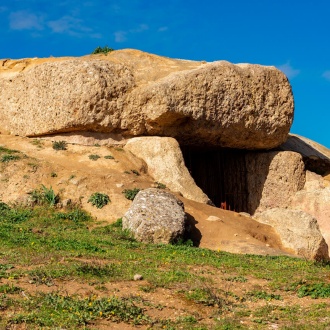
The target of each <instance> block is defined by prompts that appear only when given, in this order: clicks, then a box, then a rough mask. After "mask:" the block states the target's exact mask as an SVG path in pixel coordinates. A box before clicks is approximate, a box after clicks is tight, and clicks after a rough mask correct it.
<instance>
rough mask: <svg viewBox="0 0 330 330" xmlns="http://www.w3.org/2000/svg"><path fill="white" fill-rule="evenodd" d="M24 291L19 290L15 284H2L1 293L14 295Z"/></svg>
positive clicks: (0, 286)
mask: <svg viewBox="0 0 330 330" xmlns="http://www.w3.org/2000/svg"><path fill="white" fill-rule="evenodd" d="M20 291H22V289H21V288H19V287H18V286H15V285H13V284H11V285H9V284H2V285H0V293H6V294H12V293H17V292H20Z"/></svg>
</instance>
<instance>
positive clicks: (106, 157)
mask: <svg viewBox="0 0 330 330" xmlns="http://www.w3.org/2000/svg"><path fill="white" fill-rule="evenodd" d="M104 158H105V159H115V157H113V156H111V155H106V156H104Z"/></svg>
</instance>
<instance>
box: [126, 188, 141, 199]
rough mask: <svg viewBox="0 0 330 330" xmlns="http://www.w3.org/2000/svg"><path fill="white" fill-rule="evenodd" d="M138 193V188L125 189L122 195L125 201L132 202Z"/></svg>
mask: <svg viewBox="0 0 330 330" xmlns="http://www.w3.org/2000/svg"><path fill="white" fill-rule="evenodd" d="M139 191H140V189H138V188H134V189H125V190H123V194H124V195H125V197H126V198H127V199H129V200H130V201H132V200H134V198H135V196H136V195H137V194H138V192H139Z"/></svg>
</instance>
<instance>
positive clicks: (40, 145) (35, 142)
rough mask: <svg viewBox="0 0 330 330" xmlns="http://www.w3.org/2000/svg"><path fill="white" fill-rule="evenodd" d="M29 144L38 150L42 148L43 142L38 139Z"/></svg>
mask: <svg viewBox="0 0 330 330" xmlns="http://www.w3.org/2000/svg"><path fill="white" fill-rule="evenodd" d="M30 143H31V144H33V145H34V146H36V147H37V148H39V149H41V148H43V146H44V142H43V141H41V140H40V139H33V140H32V141H31V142H30Z"/></svg>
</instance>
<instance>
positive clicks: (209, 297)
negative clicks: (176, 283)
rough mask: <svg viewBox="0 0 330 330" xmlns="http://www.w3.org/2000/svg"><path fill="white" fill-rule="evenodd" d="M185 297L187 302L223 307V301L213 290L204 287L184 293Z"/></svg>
mask: <svg viewBox="0 0 330 330" xmlns="http://www.w3.org/2000/svg"><path fill="white" fill-rule="evenodd" d="M185 297H186V299H188V300H192V301H194V302H195V303H197V304H203V305H205V306H213V307H214V306H216V307H223V306H224V305H225V300H224V299H223V298H222V297H220V296H219V295H218V294H217V293H216V292H215V291H214V290H212V289H211V288H209V287H206V286H205V287H203V288H195V289H193V290H190V291H188V292H185Z"/></svg>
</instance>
